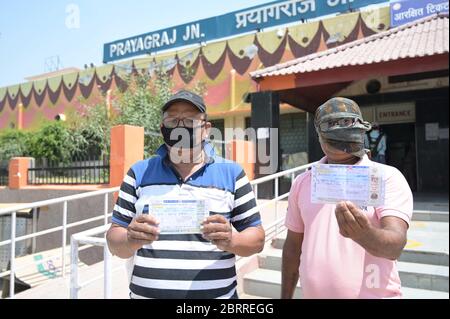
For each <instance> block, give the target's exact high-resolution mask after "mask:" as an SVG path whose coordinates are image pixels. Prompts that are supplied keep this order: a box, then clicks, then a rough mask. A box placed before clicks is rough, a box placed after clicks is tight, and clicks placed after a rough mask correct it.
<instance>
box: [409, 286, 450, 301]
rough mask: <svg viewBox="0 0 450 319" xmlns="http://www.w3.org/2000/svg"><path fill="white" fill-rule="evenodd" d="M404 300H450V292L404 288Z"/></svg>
mask: <svg viewBox="0 0 450 319" xmlns="http://www.w3.org/2000/svg"><path fill="white" fill-rule="evenodd" d="M402 292H403V299H449V293H448V292H442V291H433V290H426V289H417V288H408V287H403V288H402Z"/></svg>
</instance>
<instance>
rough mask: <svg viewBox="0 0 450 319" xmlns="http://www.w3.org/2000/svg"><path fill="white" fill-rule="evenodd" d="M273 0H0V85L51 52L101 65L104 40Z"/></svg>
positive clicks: (40, 68)
mask: <svg viewBox="0 0 450 319" xmlns="http://www.w3.org/2000/svg"><path fill="white" fill-rule="evenodd" d="M272 1H273V0H225V1H224V0H189V1H187V0H126V1H123V0H121V1H118V0H114V1H113V0H72V1H64V0H39V1H30V0H14V1H11V0H0V87H3V86H8V85H13V84H18V83H23V82H25V81H26V80H25V78H26V77H29V76H33V75H39V74H42V73H45V71H46V67H45V64H46V60H47V59H48V58H50V57H54V56H59V59H60V68H67V67H77V68H80V69H82V68H83V67H84V65H85V64H90V63H94V64H95V65H97V66H98V65H102V55H103V44H104V43H107V42H111V41H114V40H118V39H122V38H126V37H130V36H134V35H138V34H142V33H146V32H152V31H157V30H159V29H164V28H168V27H172V26H176V25H179V24H183V23H188V22H192V21H195V20H200V19H205V18H209V17H213V16H217V15H221V14H225V13H229V12H232V11H236V10H241V9H245V8H248V7H252V6H255V5H260V4H264V3H269V2H272ZM77 16H78V17H79V19H74V17H77Z"/></svg>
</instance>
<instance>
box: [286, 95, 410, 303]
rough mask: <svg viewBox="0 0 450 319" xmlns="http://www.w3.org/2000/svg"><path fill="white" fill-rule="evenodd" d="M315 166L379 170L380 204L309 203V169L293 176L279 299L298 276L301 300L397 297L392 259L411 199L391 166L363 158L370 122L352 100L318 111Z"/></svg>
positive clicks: (335, 101)
mask: <svg viewBox="0 0 450 319" xmlns="http://www.w3.org/2000/svg"><path fill="white" fill-rule="evenodd" d="M315 126H316V131H317V133H318V134H319V140H320V144H321V147H322V150H323V152H324V153H325V155H326V157H325V158H323V159H322V160H321V161H320V163H322V164H343V165H362V166H377V167H378V168H379V169H382V170H383V171H384V183H385V203H384V205H383V206H379V207H358V206H357V205H355V204H354V203H351V202H348V201H346V199H345V198H343V199H342V202H340V203H338V204H337V205H332V204H313V203H311V171H307V172H305V173H304V174H302V175H300V176H298V177H297V179H296V180H295V182H294V184H293V185H292V188H291V193H290V195H289V207H288V212H287V217H286V227H287V228H288V234H287V238H286V242H285V244H284V248H283V266H282V271H283V275H282V296H281V297H282V298H292V296H293V293H294V290H295V286H296V284H297V282H298V279H299V276H300V282H301V287H302V294H303V297H304V298H321V299H344V298H352V299H354V298H366V299H367V298H370V299H373V298H401V296H402V292H401V283H400V277H399V274H398V271H397V265H396V263H397V262H396V260H397V259H398V257H399V256H400V254H401V253H402V250H403V248H404V246H405V245H406V233H407V230H408V227H409V223H410V220H411V217H412V211H413V198H412V193H411V190H410V188H409V186H408V183H407V182H406V180H405V178H404V177H403V175H402V174H401V173H400V172H399V171H398V170H397V169H396V168H394V167H391V166H387V165H383V164H379V163H376V162H373V161H371V160H370V159H369V157H368V156H367V154H366V150H365V149H364V135H365V133H366V132H367V131H368V130H370V124H369V123H368V122H365V121H364V120H363V118H362V115H361V111H360V109H359V106H358V105H357V104H356V103H355V102H354V101H352V100H349V99H344V98H333V99H331V100H330V101H328V102H326V103H325V104H324V105H322V106H320V107H319V108H318V109H317V112H316V116H315Z"/></svg>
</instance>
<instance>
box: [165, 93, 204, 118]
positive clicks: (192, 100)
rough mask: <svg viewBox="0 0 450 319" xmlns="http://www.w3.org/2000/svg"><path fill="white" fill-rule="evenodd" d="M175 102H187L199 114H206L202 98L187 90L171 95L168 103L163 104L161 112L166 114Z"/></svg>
mask: <svg viewBox="0 0 450 319" xmlns="http://www.w3.org/2000/svg"><path fill="white" fill-rule="evenodd" d="M177 102H187V103H189V104H192V105H193V106H195V107H196V108H197V109H198V110H199V111H200V112H201V113H206V105H205V102H204V101H203V98H202V97H201V96H199V95H197V94H195V93H193V92H190V91H187V90H181V91H178V92H177V93H175V94H174V95H172V96H171V97H170V99H169V101H167V102H166V104H164V106H163V107H162V111H163V112H166V111H167V110H168V109H169V107H171V106H172V105H173V104H175V103H177Z"/></svg>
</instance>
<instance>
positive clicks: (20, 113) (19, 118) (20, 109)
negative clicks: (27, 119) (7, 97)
mask: <svg viewBox="0 0 450 319" xmlns="http://www.w3.org/2000/svg"><path fill="white" fill-rule="evenodd" d="M16 128H17V129H18V130H21V129H23V104H22V103H20V104H19V106H18V107H17V125H16Z"/></svg>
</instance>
